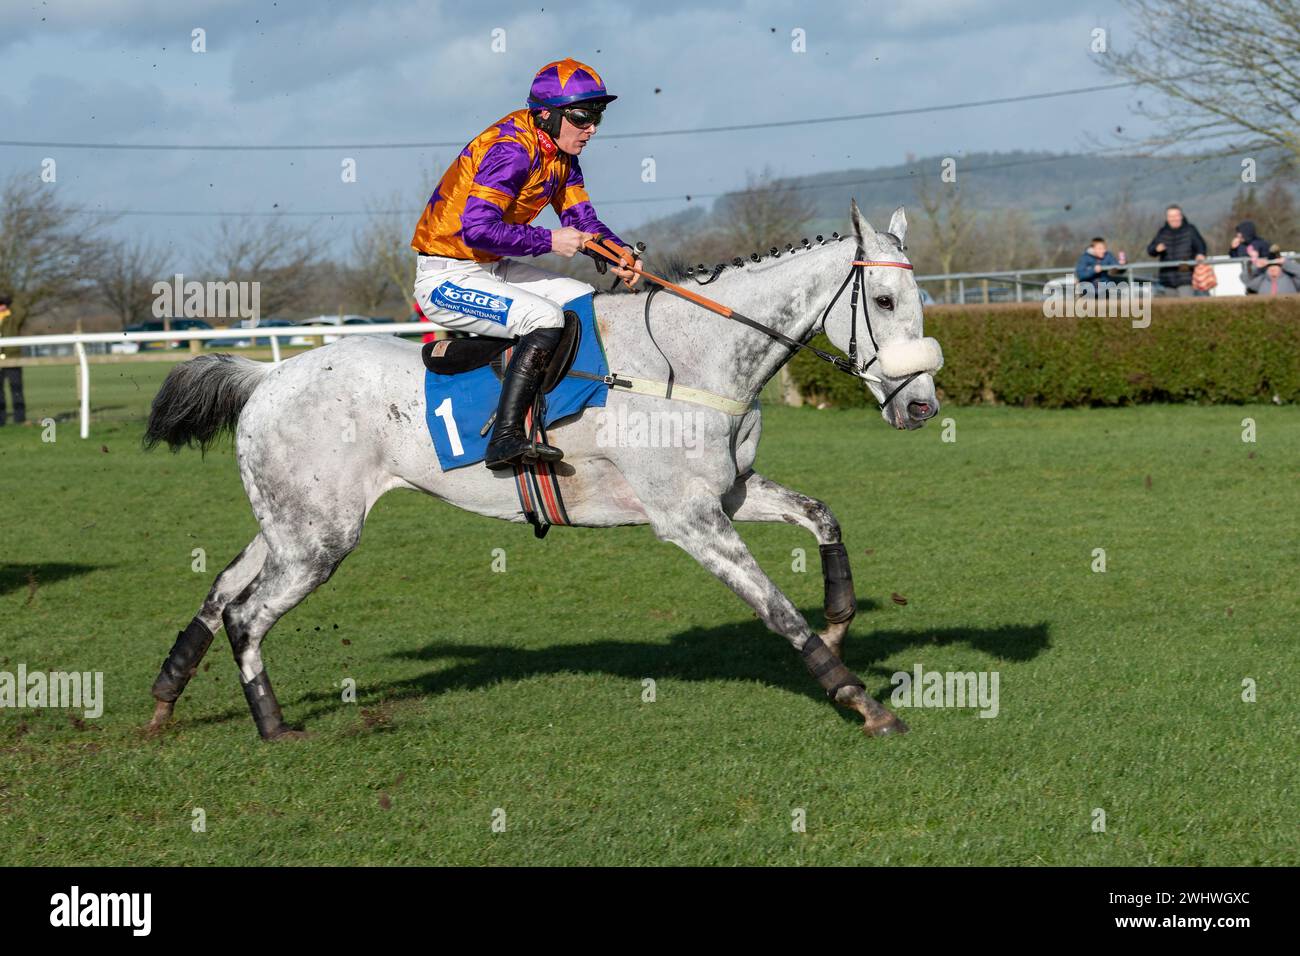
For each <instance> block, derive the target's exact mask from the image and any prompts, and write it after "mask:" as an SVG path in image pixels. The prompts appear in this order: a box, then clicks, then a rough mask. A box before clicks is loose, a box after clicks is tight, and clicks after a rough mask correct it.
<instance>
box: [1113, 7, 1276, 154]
mask: <svg viewBox="0 0 1300 956" xmlns="http://www.w3.org/2000/svg"><path fill="white" fill-rule="evenodd" d="M1121 2H1122V3H1123V4H1124V6H1125V7H1127V8H1128V10H1129V12H1130V13H1131V14H1132V16H1133V20H1134V21H1135V22H1136V23H1137V24H1138V25H1139V30H1138V31H1137V36H1138V39H1137V41H1136V43H1135V45H1134V46H1133V47H1132V48H1131V49H1128V50H1124V51H1112V52H1111V53H1109V54H1107V55H1106V56H1104V57H1102V58H1101V64H1102V68H1103V69H1105V70H1106V71H1107V72H1109V73H1111V74H1112V75H1115V76H1121V77H1124V78H1126V79H1129V80H1134V81H1136V82H1137V83H1139V84H1141V85H1142V86H1145V87H1147V88H1148V89H1151V90H1153V91H1155V92H1158V93H1161V94H1163V95H1164V97H1165V98H1166V99H1167V100H1168V105H1164V106H1158V107H1152V106H1147V105H1144V104H1143V103H1142V102H1141V101H1139V104H1138V106H1139V109H1138V112H1139V113H1141V115H1143V116H1146V117H1148V118H1150V119H1153V120H1155V121H1157V122H1158V123H1160V124H1161V125H1163V126H1164V131H1163V132H1162V133H1161V134H1159V135H1157V136H1154V137H1152V138H1150V139H1149V140H1148V141H1147V145H1149V146H1152V147H1155V148H1161V147H1168V146H1173V145H1177V146H1180V147H1182V146H1185V145H1187V144H1189V143H1197V142H1204V141H1207V140H1209V141H1218V142H1221V143H1225V144H1226V145H1228V146H1229V147H1230V148H1232V149H1233V150H1237V151H1239V150H1243V149H1246V150H1250V149H1261V148H1263V147H1276V148H1279V149H1281V150H1282V151H1283V154H1284V155H1285V156H1286V157H1287V159H1288V160H1289V161H1290V163H1291V164H1293V165H1294V164H1297V163H1300V128H1298V127H1297V125H1296V119H1295V118H1296V116H1297V115H1298V114H1300V0H1249V2H1247V0H1121Z"/></svg>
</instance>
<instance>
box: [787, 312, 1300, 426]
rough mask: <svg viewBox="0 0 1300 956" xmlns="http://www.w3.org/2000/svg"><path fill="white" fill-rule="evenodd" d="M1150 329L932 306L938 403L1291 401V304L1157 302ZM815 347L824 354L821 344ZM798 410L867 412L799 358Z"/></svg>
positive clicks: (829, 375) (825, 370) (1298, 349)
mask: <svg viewBox="0 0 1300 956" xmlns="http://www.w3.org/2000/svg"><path fill="white" fill-rule="evenodd" d="M1148 318H1149V319H1150V322H1151V324H1150V326H1149V327H1147V328H1145V329H1135V328H1133V327H1132V320H1131V319H1129V318H1114V319H1111V318H1047V317H1046V316H1045V315H1044V313H1043V307H1042V304H1041V303H1036V302H1035V303H1014V304H1006V305H981V306H970V305H968V306H932V307H931V308H929V309H927V310H926V314H925V332H926V334H927V335H932V336H934V337H935V338H936V339H938V340H939V343H940V344H941V345H942V346H943V354H944V367H943V368H942V369H941V370H940V371H939V373H938V375H936V376H935V378H936V384H937V386H938V391H939V399H940V400H941V401H944V402H950V403H955V404H958V405H969V404H978V403H1005V404H1010V405H1024V406H1042V407H1045V408H1063V407H1067V406H1075V405H1132V404H1137V403H1141V402H1200V403H1217V402H1268V401H1273V400H1275V397H1276V399H1277V400H1280V401H1283V402H1295V401H1300V296H1285V297H1279V298H1259V297H1255V296H1241V297H1233V298H1222V299H1213V298H1211V299H1208V300H1175V301H1170V300H1159V299H1157V300H1156V301H1155V302H1153V303H1152V308H1151V312H1150V313H1149V314H1148ZM814 344H816V345H818V346H819V347H821V348H824V349H832V350H833V346H831V345H830V343H829V342H828V341H827V340H826V338H825V336H819V337H818V338H817V340H816V341H815V342H814ZM790 374H791V376H792V378H793V379H794V383H795V385H796V386H797V387H798V389H799V392H800V394H801V395H802V396H803V398H804V400H805V401H811V402H815V403H818V404H820V403H823V402H824V403H826V404H829V405H836V406H841V407H856V406H863V405H867V404H874V402H872V401H871V399H870V398H869V396H868V394H867V391H866V388H865V387H864V386H863V385H862V384H861V383H859V382H856V381H855V380H854V379H852V378H851V377H850V376H847V375H844V374H843V373H841V372H836V371H835V370H834V369H832V368H831V367H830V366H829V365H826V364H825V363H823V362H821V361H818V360H817V359H816V358H815V357H814V356H812V355H810V354H808V353H806V352H800V353H799V355H798V356H796V357H795V359H794V360H793V361H792V362H791V363H790Z"/></svg>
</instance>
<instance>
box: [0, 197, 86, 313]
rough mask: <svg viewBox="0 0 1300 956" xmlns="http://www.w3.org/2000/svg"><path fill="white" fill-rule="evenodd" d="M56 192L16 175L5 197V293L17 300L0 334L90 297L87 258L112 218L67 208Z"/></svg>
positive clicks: (0, 254)
mask: <svg viewBox="0 0 1300 956" xmlns="http://www.w3.org/2000/svg"><path fill="white" fill-rule="evenodd" d="M55 188H56V187H55V186H53V185H51V184H48V183H34V182H31V181H30V179H29V178H28V177H24V176H18V175H15V176H14V177H12V178H11V179H10V180H9V181H8V182H7V183H6V184H5V187H4V190H3V192H0V294H8V295H9V296H11V297H12V298H13V305H12V306H11V309H12V314H11V316H10V318H9V319H8V321H7V322H6V324H5V328H4V329H3V330H0V335H20V334H22V330H23V327H24V326H25V325H26V324H27V323H28V322H29V321H30V320H31V319H34V318H36V317H38V316H40V315H43V314H45V313H46V312H49V311H50V310H52V309H54V308H56V307H57V306H60V305H65V304H67V303H68V302H69V301H72V300H77V299H80V298H81V297H82V296H83V295H84V293H85V290H86V283H85V280H84V268H85V266H84V264H83V263H82V256H83V255H84V254H85V253H86V252H87V250H92V249H94V247H95V245H96V243H97V241H98V236H99V233H100V231H101V230H102V228H103V227H104V225H105V224H106V222H107V219H106V218H105V217H103V216H99V215H96V214H94V213H87V212H84V211H80V210H76V209H73V208H71V207H69V206H65V205H64V204H63V203H62V202H60V201H59V199H58V198H57V194H56V192H55Z"/></svg>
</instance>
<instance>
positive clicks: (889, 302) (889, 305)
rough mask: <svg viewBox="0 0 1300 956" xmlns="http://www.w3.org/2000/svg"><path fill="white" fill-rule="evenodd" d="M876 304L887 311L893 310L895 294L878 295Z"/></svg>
mask: <svg viewBox="0 0 1300 956" xmlns="http://www.w3.org/2000/svg"><path fill="white" fill-rule="evenodd" d="M876 305H877V307H879V308H881V309H884V310H885V311H886V312H893V311H894V298H893V296H888V295H878V296H876Z"/></svg>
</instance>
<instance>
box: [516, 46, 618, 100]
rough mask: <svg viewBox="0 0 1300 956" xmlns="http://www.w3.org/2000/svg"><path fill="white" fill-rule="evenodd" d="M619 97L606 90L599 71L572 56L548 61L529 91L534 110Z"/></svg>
mask: <svg viewBox="0 0 1300 956" xmlns="http://www.w3.org/2000/svg"><path fill="white" fill-rule="evenodd" d="M616 99H618V97H617V96H614V95H613V94H612V93H610V92H608V91H607V90H606V89H605V81H604V80H602V79H601V78H600V74H599V73H597V72H596V71H595V70H593V69H592V68H591V67H589V66H587V64H585V63H579V62H578V61H577V60H575V59H573V58H572V57H565V58H564V59H563V60H556V61H555V62H554V63H548V64H546V65H545V66H544V67H542V68H541V69H540V70H538V71H537V75H536V76H535V77H533V85H532V88H531V89H529V91H528V106H529V107H530V108H532V109H547V108H550V107H559V106H571V105H572V104H574V103H592V104H595V103H608V102H610V101H611V100H616Z"/></svg>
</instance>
